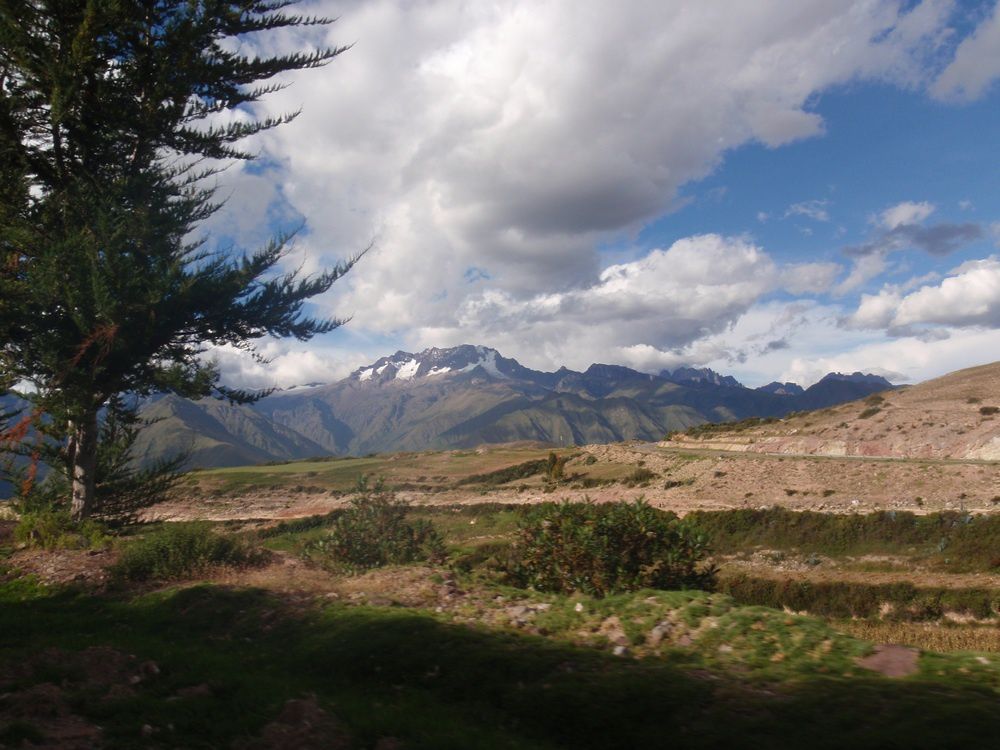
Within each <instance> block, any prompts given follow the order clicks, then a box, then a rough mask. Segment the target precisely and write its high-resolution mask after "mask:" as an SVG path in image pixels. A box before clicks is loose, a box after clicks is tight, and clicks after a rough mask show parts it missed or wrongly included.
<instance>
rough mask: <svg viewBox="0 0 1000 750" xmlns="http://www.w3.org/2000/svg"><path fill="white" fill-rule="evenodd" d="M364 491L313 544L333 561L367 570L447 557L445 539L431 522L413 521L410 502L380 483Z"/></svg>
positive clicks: (316, 550)
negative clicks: (398, 498) (410, 513)
mask: <svg viewBox="0 0 1000 750" xmlns="http://www.w3.org/2000/svg"><path fill="white" fill-rule="evenodd" d="M362 489H363V490H364V491H363V492H362V493H361V494H360V495H358V496H357V497H355V498H353V499H352V500H351V501H350V505H349V507H348V508H347V509H346V510H344V511H343V513H341V514H340V515H339V516H337V517H336V518H335V519H333V522H332V523H331V524H330V533H329V534H328V535H327V536H325V537H323V538H322V539H319V540H317V541H316V542H314V543H313V544H312V545H310V552H314V553H318V554H319V555H320V556H322V557H326V558H328V559H329V560H330V561H331V562H334V563H337V564H340V565H343V566H345V567H347V568H352V569H360V570H365V569H368V568H377V567H381V566H383V565H399V564H404V563H410V562H416V561H418V560H428V561H431V562H440V561H443V560H444V558H445V548H444V542H443V540H442V539H441V535H440V534H438V532H437V530H436V529H435V528H434V524H432V523H431V522H430V521H426V520H422V519H418V520H415V521H410V520H409V519H407V513H408V512H409V509H410V506H409V504H408V503H406V502H404V501H402V500H397V499H396V497H395V495H393V494H392V493H389V492H385V491H384V490H383V489H382V487H381V486H380V485H376V487H374V488H373V489H371V490H369V489H368V488H367V484H366V483H363V484H362Z"/></svg>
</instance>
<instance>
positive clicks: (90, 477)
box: [70, 412, 97, 521]
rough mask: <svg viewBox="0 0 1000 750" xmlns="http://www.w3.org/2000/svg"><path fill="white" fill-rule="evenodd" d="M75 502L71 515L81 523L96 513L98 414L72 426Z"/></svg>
mask: <svg viewBox="0 0 1000 750" xmlns="http://www.w3.org/2000/svg"><path fill="white" fill-rule="evenodd" d="M70 444H71V446H72V456H71V464H70V466H71V469H72V479H73V500H72V503H71V505H70V515H71V516H72V517H73V520H74V521H81V520H83V519H84V518H87V517H88V516H89V515H90V514H91V513H93V512H94V494H95V487H96V476H95V475H96V472H97V412H93V413H90V414H87V415H86V416H85V417H84V418H83V419H82V420H80V421H79V422H76V423H71V424H70Z"/></svg>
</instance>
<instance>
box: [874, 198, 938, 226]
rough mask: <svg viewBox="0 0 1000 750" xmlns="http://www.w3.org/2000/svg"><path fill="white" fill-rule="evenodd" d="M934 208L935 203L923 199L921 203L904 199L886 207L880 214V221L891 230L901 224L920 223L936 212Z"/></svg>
mask: <svg viewBox="0 0 1000 750" xmlns="http://www.w3.org/2000/svg"><path fill="white" fill-rule="evenodd" d="M934 208H935V207H934V204H933V203H928V202H927V201H921V202H920V203H914V202H912V201H903V202H902V203H897V204H896V205H895V206H890V207H889V208H887V209H885V210H884V211H883V212H882V213H881V214H880V215H879V218H878V223H879V224H880V225H881V226H882V227H883V228H885V229H888V230H889V231H892V230H893V229H896V228H898V227H901V226H907V225H910V224H920V223H921V222H923V220H924V219H926V218H927V217H928V216H930V215H931V214H932V213H934Z"/></svg>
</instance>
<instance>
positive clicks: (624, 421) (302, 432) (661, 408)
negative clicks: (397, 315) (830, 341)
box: [144, 345, 891, 465]
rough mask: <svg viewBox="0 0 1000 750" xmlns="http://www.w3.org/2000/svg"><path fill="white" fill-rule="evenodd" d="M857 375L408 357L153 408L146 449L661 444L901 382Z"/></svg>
mask: <svg viewBox="0 0 1000 750" xmlns="http://www.w3.org/2000/svg"><path fill="white" fill-rule="evenodd" d="M846 377H847V379H846V380H837V379H834V380H832V381H830V382H831V383H832V384H833V385H830V384H827V385H824V386H823V388H821V389H820V391H819V392H816V391H814V390H813V389H809V390H807V391H805V392H804V393H802V394H797V395H796V394H791V395H789V394H786V393H771V392H768V391H767V390H760V389H750V388H745V387H743V386H742V385H740V384H739V383H738V382H737V381H736V380H734V379H733V378H731V377H729V376H721V375H718V374H717V373H714V372H712V371H710V370H693V369H685V368H682V369H681V370H678V371H675V373H673V374H672V375H671V376H670V377H669V378H668V377H661V376H659V375H651V374H648V373H641V372H637V371H635V370H632V369H629V368H627V367H621V366H618V365H606V364H595V365H592V366H591V367H589V368H588V369H587V370H586V371H584V372H575V371H573V370H568V369H566V368H560V369H559V370H556V371H555V372H540V371H537V370H532V369H530V368H527V367H524V366H522V365H521V364H519V363H518V362H517V361H516V360H513V359H509V358H506V357H503V356H502V355H501V354H500V353H499V352H497V351H496V350H494V349H490V348H488V347H483V346H472V345H464V346H458V347H454V348H451V349H427V350H425V351H423V352H420V353H416V354H413V353H410V352H402V351H400V352H396V353H395V354H393V355H391V356H388V357H382V358H380V359H378V360H377V361H375V362H373V363H372V364H370V365H368V366H366V367H362V368H359V369H358V370H356V371H355V372H353V373H352V374H351V375H350V376H349V377H347V378H344V379H343V380H341V381H339V382H336V383H331V384H329V385H318V386H308V387H300V388H294V389H289V390H286V391H280V392H277V393H274V394H272V395H271V396H269V397H267V398H265V399H263V400H261V401H260V402H259V403H257V404H255V405H254V406H253V407H252V408H251V407H228V408H223V407H222V406H220V405H218V404H219V402H198V403H197V404H196V405H195V407H196V408H194V410H193V411H192V410H191V408H190V407H188V409H187V411H185V410H184V409H183V408H182V407H181V406H180V405H179V404H177V403H176V402H174V401H171V402H170V404H171V410H170V412H169V413H167V414H160V413H159V412H155V411H154V412H153V413H155V414H157V415H158V416H163V417H165V418H164V419H163V421H162V422H160V423H158V424H157V425H155V426H154V428H152V429H153V430H158V433H156V434H155V435H154V437H155V439H152V438H150V439H148V440H147V441H146V442H145V443H144V450H145V451H146V456H147V458H153V457H155V456H157V455H158V452H159V455H164V454H166V452H167V451H168V449H171V448H172V449H173V450H175V451H176V449H177V447H180V448H183V447H186V444H190V445H193V446H194V449H195V451H196V453H197V456H198V462H199V464H198V465H207V464H206V463H205V462H206V461H220V462H222V461H224V462H226V465H234V464H235V463H247V462H256V461H263V460H282V459H287V458H296V457H298V458H301V457H307V456H312V455H317V454H320V453H327V454H337V455H344V454H351V455H365V454H368V453H376V452H385V451H409V450H431V449H447V448H468V447H473V446H476V445H480V444H483V443H498V442H509V441H518V440H533V441H542V442H547V443H552V444H556V445H569V444H585V443H605V442H615V441H620V440H629V439H640V440H658V439H660V438H661V437H662V436H663V435H665V434H667V433H669V432H672V431H675V430H683V429H686V428H687V427H690V426H692V425H697V424H701V423H703V422H706V421H712V422H716V421H725V420H736V419H744V418H746V417H749V416H783V415H785V414H788V413H790V412H793V411H797V410H800V409H802V408H804V404H806V403H813V402H817V401H818V402H824V401H823V399H829V398H835V399H836V398H839V399H840V400H848V399H851V398H857V397H858V396H860V395H865V394H867V393H870V392H872V391H873V390H879V389H882V388H886V387H891V385H890V384H889V383H888V382H887V381H884V380H881V379H878V378H877V379H876V381H875V382H869V381H867V380H863V381H857V382H855V381H854V379H853V376H846ZM817 385H820V384H817ZM816 387H817V386H814V387H813V388H816ZM824 389H826V391H830V393H827V392H826V391H824ZM831 389H833V390H831ZM807 399H812V400H811V401H807ZM158 403H159V404H162V401H161V402H158ZM158 408H160V409H164V408H165V407H164V406H158ZM254 415H256V416H254ZM268 424H269V425H271V426H270V427H268ZM178 443H185V444H184V445H178ZM215 465H222V464H215Z"/></svg>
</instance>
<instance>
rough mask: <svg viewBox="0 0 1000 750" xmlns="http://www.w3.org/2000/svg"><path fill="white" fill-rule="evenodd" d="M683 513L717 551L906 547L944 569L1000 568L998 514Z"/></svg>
mask: <svg viewBox="0 0 1000 750" xmlns="http://www.w3.org/2000/svg"><path fill="white" fill-rule="evenodd" d="M688 518H689V519H690V520H691V521H693V522H694V523H696V524H697V525H698V526H699V527H701V528H702V529H704V530H705V532H706V533H707V534H709V536H710V537H711V538H712V546H713V547H714V548H715V550H716V551H718V552H722V553H730V552H739V551H743V550H747V549H752V548H755V547H768V548H771V549H799V550H801V551H804V552H817V553H820V554H826V555H859V554H868V553H871V552H883V553H885V552H889V553H891V552H895V551H899V552H909V551H910V550H911V549H912V550H914V551H915V552H916V553H917V554H918V555H923V556H931V557H934V558H937V559H939V561H940V562H941V563H942V564H944V565H945V567H947V568H948V569H949V570H954V571H971V570H984V569H992V568H996V567H1000V516H996V515H992V514H991V515H972V514H969V513H962V512H958V511H945V512H940V513H928V514H926V515H916V514H914V513H909V512H905V511H895V510H889V511H879V512H876V513H867V514H850V515H840V514H834V513H819V512H815V511H792V510H787V509H785V508H778V507H775V508H768V509H765V510H751V509H745V508H744V509H738V510H725V511H695V512H693V513H691V514H689V515H688Z"/></svg>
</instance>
